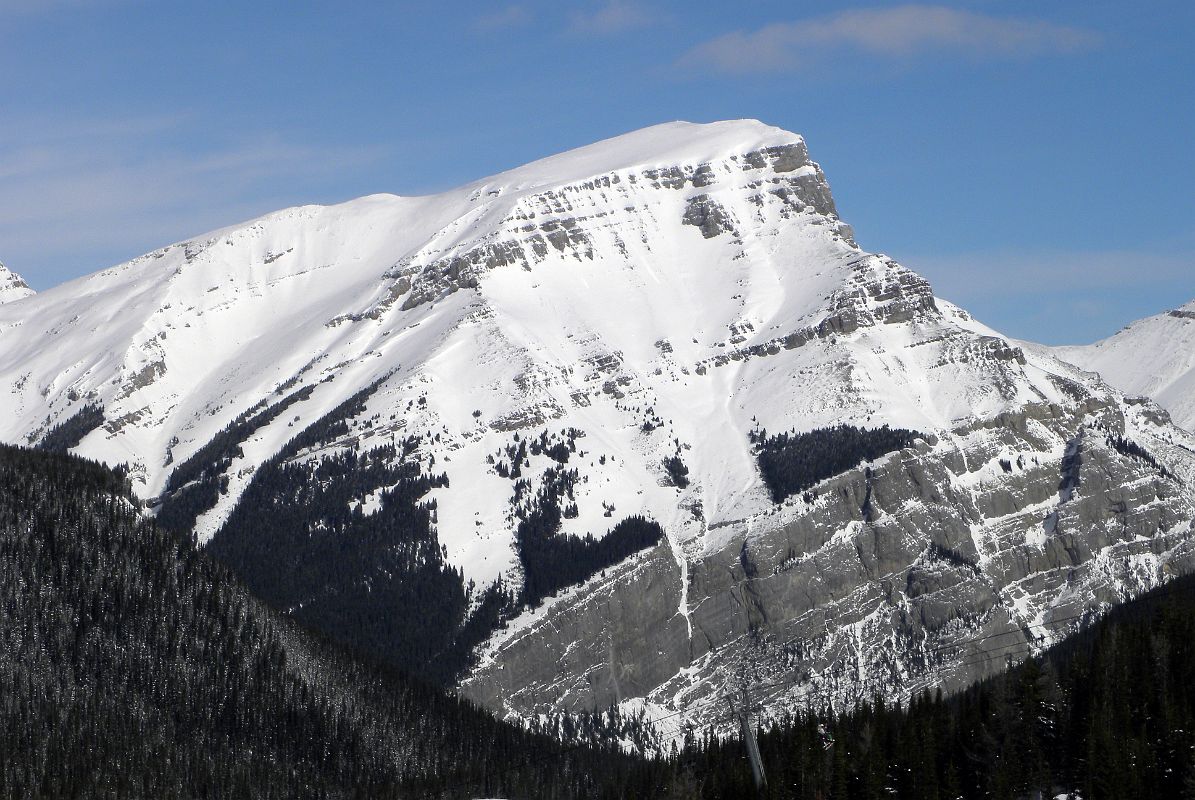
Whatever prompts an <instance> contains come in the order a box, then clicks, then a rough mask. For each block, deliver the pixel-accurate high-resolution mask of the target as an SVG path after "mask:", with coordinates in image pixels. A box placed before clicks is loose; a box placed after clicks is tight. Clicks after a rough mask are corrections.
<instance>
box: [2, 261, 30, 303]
mask: <svg viewBox="0 0 1195 800" xmlns="http://www.w3.org/2000/svg"><path fill="white" fill-rule="evenodd" d="M32 294H33V290H32V289H30V288H29V284H27V283H25V281H23V280H22V279H21V276H20V275H18V274H16V273H15V272H13V271H12V270H10V269H9V268H8V267H6V266H4V264H3V263H0V303H9V302H12V301H13V300H21V299H22V298H25V297H29V296H30V295H32Z"/></svg>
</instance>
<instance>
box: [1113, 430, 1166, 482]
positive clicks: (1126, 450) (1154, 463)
mask: <svg viewBox="0 0 1195 800" xmlns="http://www.w3.org/2000/svg"><path fill="white" fill-rule="evenodd" d="M1108 444H1110V445H1111V446H1112V448H1113V449H1114V450H1116V452H1118V453H1120V454H1121V455H1122V456H1128V457H1130V458H1135V459H1138V460H1139V461H1144V462H1145V463H1146V464H1149V465H1150V466H1151V467H1153V468H1154V469H1156V470H1157V471H1158V472H1159V473H1161V474H1162V476H1163V477H1166V478H1171V479H1174V475H1173V474H1172V473H1171V472H1170V470H1168V469H1166V467H1165V466H1164V465H1163V464H1161V463H1159V461H1158V460H1157V459H1156V458H1154V456H1153V453H1151V452H1149V451H1148V450H1146V449H1145V448H1144V447H1142V446H1141V445H1139V444H1137V443H1136V442H1134V441H1133V440H1132V439H1126V438H1125V437H1123V436H1109V437H1108Z"/></svg>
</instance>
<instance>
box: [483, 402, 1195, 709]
mask: <svg viewBox="0 0 1195 800" xmlns="http://www.w3.org/2000/svg"><path fill="white" fill-rule="evenodd" d="M1125 430H1126V419H1125V416H1124V413H1123V410H1122V407H1120V406H1118V405H1117V404H1115V403H1108V402H1100V401H1094V402H1091V401H1088V402H1084V403H1077V404H1075V405H1074V406H1073V407H1069V408H1063V407H1059V406H1057V405H1049V404H1031V405H1028V406H1025V407H1024V408H1022V409H1021V410H1020V411H1018V412H1016V413H1008V414H1003V415H1000V416H998V417H997V418H994V419H991V420H986V421H983V422H976V423H972V424H968V425H965V426H961V427H959V428H958V429H956V430H955V431H953V432H952V433H951V435H949V436H946V437H942V438H941V439H940V440H939V441H937V443H936V444H930V443H928V442H921V443H919V444H918V445H917V446H916V447H914V448H909V449H906V450H904V451H901V452H900V453H898V454H893V455H891V456H888V457H885V458H882V459H881V460H880V461H879V462H878V463H876V464H873V465H868V466H865V467H863V466H861V467H860V468H858V469H855V470H852V471H850V472H848V473H846V474H843V475H840V476H837V477H835V478H832V479H830V480H827V481H825V482H823V483H822V484H821V485H819V486H818V487H817V488H816V490H815V491H814V492H813V493H812V496H811V497H809V496H807V498H805V499H801V498H794V499H793V500H791V501H789V502H788V503H787V504H785V505H784V506H781V507H778V508H777V509H775V510H774V511H773V512H770V513H768V514H765V515H762V516H759V517H756V518H752V519H748V520H743V521H740V522H738V523H732V524H729V525H727V526H725V527H724V528H723V529H722V530H720V531H718V534H719V536H718V538H719V539H720V540H721V541H722V544H721V546H719V547H717V548H716V549H713V550H712V551H710V552H704V553H700V554H694V555H692V556H690V557H689V560H688V563H687V564H686V565H685V567H684V568H682V567H680V566H678V563H677V561H676V559H675V558H674V556H673V554H672V553H670V552H669V549H668V548H667V547H658V548H656V549H655V550H653V551H651V552H649V553H646V554H645V555H644V556H642V557H641V558H639V559H637V560H635V561H633V562H631V563H627V564H625V565H623V566H622V567H621V568H620V569H619V570H618V571H617V572H614V573H612V574H610V575H609V576H607V577H606V578H604V579H601V580H599V581H596V582H594V583H592V584H591V585H589V586H587V587H586V588H585V589H584V590H583V591H580V592H578V593H577V594H576V595H575V596H573V597H570V598H567V599H566V600H565V601H562V602H560V603H558V604H557V605H556V606H554V607H553V608H552V609H550V610H549V611H548V612H547V613H545V614H543V615H542V616H541V617H539V618H538V619H536V620H535V621H534V623H533V624H529V625H527V626H526V627H525V628H522V629H520V630H518V631H517V632H516V633H514V634H512V635H507V636H506V637H500V638H499V641H498V642H496V643H495V645H494V649H493V650H492V651H491V652H489V653H488V654H487V659H486V661H485V662H483V665H482V666H481V667H480V668H479V669H477V670H476V671H475V672H474V674H473V675H472V676H471V678H470V679H469V680H468V681H466V682H465V684H464V685H463V687H462V688H463V691H464V692H465V693H466V694H467V695H468V696H470V697H472V698H474V699H476V700H478V701H480V702H482V703H485V704H487V705H490V706H493V707H496V708H503V709H506V710H508V711H515V712H517V713H520V714H534V713H541V712H545V711H548V710H550V709H553V708H559V707H561V706H563V707H566V708H571V709H576V710H580V709H590V708H601V707H604V706H605V705H607V704H609V703H612V702H619V701H623V700H626V699H627V698H631V697H636V698H645V699H646V700H647V701H649V702H653V703H657V704H659V705H660V706H661V707H665V708H670V709H675V710H678V711H682V712H685V715H686V716H687V717H688V718H690V719H691V721H693V722H696V723H699V724H700V723H703V722H709V721H710V720H712V719H714V718H716V717H718V716H719V715H720V713H721V709H719V708H717V703H716V701H717V700H718V697H719V692H720V691H721V690H722V689H723V687H724V685H725V684H726V682H727V681H729V680H731V679H732V678H733V679H734V680H737V679H738V676H740V675H744V674H745V675H746V676H748V677H749V679H750V680H751V682H752V683H754V684H756V685H758V686H761V687H763V688H761V689H759V690H758V691H757V694H758V695H759V697H760V698H761V699H762V701H763V702H764V703H765V706H768V707H772V708H777V709H779V708H784V707H791V705H792V704H793V703H797V704H800V703H801V702H803V701H809V702H815V703H817V704H822V703H826V702H842V703H850V702H853V701H854V700H855V699H857V698H859V697H866V696H870V695H872V694H873V693H879V694H882V695H884V696H887V697H889V698H899V697H902V696H908V695H909V694H910V693H912V692H915V691H917V690H919V689H921V688H924V687H932V686H946V687H947V688H950V687H958V686H961V685H964V684H965V683H967V682H969V681H970V680H973V679H975V678H977V677H981V676H983V675H985V674H988V673H990V672H992V671H994V670H996V669H999V668H1002V667H1003V665H1004V661H1005V656H1011V657H1013V658H1014V659H1016V660H1020V659H1021V658H1023V657H1024V656H1025V655H1026V654H1027V653H1029V652H1033V651H1036V650H1038V649H1040V648H1041V647H1043V646H1045V645H1047V644H1049V643H1050V642H1053V641H1056V640H1058V639H1059V638H1061V637H1063V636H1065V635H1067V634H1068V633H1069V632H1071V631H1074V630H1076V629H1077V628H1078V627H1079V626H1080V625H1081V624H1082V622H1083V621H1084V620H1085V619H1090V618H1093V617H1095V616H1097V615H1098V614H1099V613H1100V612H1101V611H1102V610H1104V609H1106V608H1107V607H1108V606H1109V605H1110V604H1112V603H1116V602H1120V601H1122V600H1124V599H1126V598H1127V597H1130V596H1132V595H1135V594H1137V593H1139V592H1140V591H1143V590H1144V589H1147V588H1150V587H1152V586H1154V585H1157V584H1159V583H1161V582H1164V581H1165V580H1166V579H1167V578H1168V577H1169V576H1171V575H1175V574H1180V573H1184V572H1188V571H1190V570H1191V569H1192V567H1195V531H1193V530H1192V519H1195V506H1193V504H1192V499H1193V496H1192V492H1191V490H1190V488H1189V487H1188V486H1186V485H1185V484H1184V483H1182V482H1181V481H1179V480H1176V479H1175V478H1174V477H1173V476H1170V475H1166V474H1164V472H1163V471H1162V470H1160V469H1159V468H1158V467H1157V466H1154V465H1152V464H1150V463H1147V462H1146V461H1144V460H1140V459H1135V458H1131V457H1126V456H1125V455H1123V454H1122V453H1120V452H1118V451H1117V449H1116V448H1114V447H1113V446H1112V445H1111V444H1110V437H1114V436H1123V435H1124V434H1125ZM682 581H686V583H685V585H682Z"/></svg>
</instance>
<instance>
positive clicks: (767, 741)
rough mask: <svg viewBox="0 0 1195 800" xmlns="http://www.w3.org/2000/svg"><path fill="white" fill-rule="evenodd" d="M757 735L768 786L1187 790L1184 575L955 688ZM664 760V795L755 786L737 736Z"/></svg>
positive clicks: (993, 792)
mask: <svg viewBox="0 0 1195 800" xmlns="http://www.w3.org/2000/svg"><path fill="white" fill-rule="evenodd" d="M985 647H986V648H987V649H988V650H989V651H992V652H994V653H995V656H994V657H995V658H999V659H1001V660H1002V659H1003V655H1002V653H1001V648H1000V642H999V641H998V640H996V641H991V642H988V643H987V644H986V645H985ZM1014 652H1015V651H1014ZM988 657H989V658H992V657H993V656H991V655H989V656H988ZM811 700H812V701H813V702H814V703H815V704H816V702H817V701H816V698H811ZM840 711H841V710H840ZM759 745H760V750H761V752H762V757H763V761H764V764H765V766H766V768H767V770H768V779H769V786H768V790H767V791H766V792H764V793H763V794H762V796H764V797H769V798H810V799H812V798H819V799H824V800H848V798H849V800H873V799H874V800H879V798H909V799H910V800H913V798H917V799H918V800H931V799H933V798H938V799H939V800H947V798H959V797H962V798H981V797H983V798H1027V797H1042V796H1045V797H1056V796H1059V795H1062V796H1074V797H1082V798H1083V800H1102V799H1104V798H1107V800H1112V799H1113V798H1147V797H1157V798H1161V797H1167V798H1190V797H1195V576H1187V577H1185V578H1180V579H1178V580H1176V581H1175V582H1174V583H1172V584H1170V585H1168V586H1166V587H1163V588H1162V589H1160V590H1157V591H1155V592H1153V593H1152V594H1150V595H1147V596H1145V597H1143V598H1141V599H1138V600H1136V601H1133V602H1131V603H1128V604H1126V605H1124V606H1121V607H1119V608H1115V609H1113V610H1112V611H1111V612H1110V613H1109V614H1108V616H1107V617H1105V618H1104V619H1102V620H1101V621H1100V622H1098V623H1096V624H1095V625H1094V626H1092V628H1090V629H1089V630H1087V631H1085V632H1083V633H1081V634H1079V635H1078V636H1076V637H1073V638H1072V639H1069V640H1066V641H1064V642H1063V643H1062V644H1060V645H1058V646H1056V647H1054V648H1052V649H1051V650H1049V651H1048V652H1047V653H1046V654H1044V655H1043V656H1041V657H1039V658H1030V659H1028V660H1027V661H1025V662H1024V663H1022V664H1020V665H1019V666H1017V667H1016V668H1014V669H1013V670H1012V671H1010V672H1008V673H1006V674H1004V675H1001V676H999V677H997V678H994V679H991V680H988V681H986V682H983V683H980V684H978V685H975V686H973V687H971V688H970V689H968V690H967V691H965V692H963V693H962V694H960V695H957V696H954V697H948V698H943V697H942V696H941V695H940V694H939V695H937V696H929V695H926V696H923V697H921V698H918V699H916V700H915V701H914V702H913V703H912V704H911V705H910V706H907V707H904V708H901V707H899V706H897V707H894V706H891V705H885V704H884V703H882V702H875V703H864V704H860V705H859V706H857V707H856V708H854V709H850V710H848V711H845V712H843V713H833V712H832V711H830V710H829V709H822V710H821V711H815V712H813V713H797V714H794V715H793V716H791V717H789V718H788V719H786V720H784V721H783V722H782V723H780V724H778V725H776V726H774V727H772V728H771V729H769V730H768V731H767V732H765V733H763V734H762V735H761V736H760V740H759ZM675 768H676V769H677V770H678V772H677V774H676V775H675V776H674V778H673V780H674V786H673V792H674V796H679V797H701V798H734V797H752V796H754V794H753V792H754V787H753V785H752V783H751V774H750V771H749V769H748V767H747V762H746V760H745V753H744V750H743V745H742V744H741V743H740V742H737V741H731V742H724V743H718V742H713V741H708V740H707V741H700V740H694V741H693V742H692V745H691V747H690V748H689V752H688V753H687V754H686V755H684V756H682V757H681V758H680V760H679V762H678V763H677V765H676V767H675ZM1039 793H1040V794H1039Z"/></svg>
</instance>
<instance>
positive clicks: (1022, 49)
mask: <svg viewBox="0 0 1195 800" xmlns="http://www.w3.org/2000/svg"><path fill="white" fill-rule="evenodd" d="M1098 42H1099V35H1098V34H1096V33H1095V32H1093V31H1089V30H1084V29H1081V28H1073V27H1069V26H1065V25H1056V24H1054V23H1051V22H1045V21H1042V20H1035V19H1022V18H1015V17H995V16H990V15H987V14H981V13H978V12H974V11H963V10H959V9H953V8H947V7H945V6H931V5H903V6H897V7H894V8H874V9H857V10H852V11H842V12H839V13H836V14H830V15H827V16H821V17H813V18H810V19H805V20H798V21H796V22H777V23H773V24H771V25H767V26H765V27H763V28H760V29H758V30H755V31H736V32H733V33H728V34H725V35H723V36H719V37H717V38H715V39H712V40H710V41H708V42H704V43H702V44H700V45H698V46H696V47H694V48H693V49H691V50H690V51H689V52H687V53H686V54H685V55H684V56H682V57H681V60H680V63H681V64H682V65H683V66H685V67H689V68H706V69H711V70H715V71H721V72H731V73H749V72H774V71H784V70H793V69H799V68H801V67H803V66H808V65H809V64H811V63H813V62H815V61H818V60H820V59H822V58H824V57H826V56H827V55H829V54H832V53H833V52H835V51H839V50H847V51H853V52H863V53H869V54H872V55H876V56H880V57H886V58H896V57H908V56H915V55H920V54H924V53H943V52H945V53H953V54H957V55H963V56H966V57H972V58H1009V57H1025V56H1034V55H1048V54H1057V53H1070V52H1074V51H1077V50H1082V49H1085V48H1089V47H1092V46H1094V45H1095V44H1097V43H1098Z"/></svg>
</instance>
